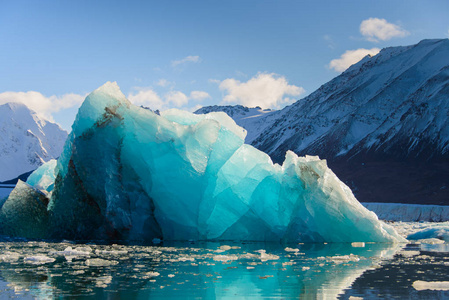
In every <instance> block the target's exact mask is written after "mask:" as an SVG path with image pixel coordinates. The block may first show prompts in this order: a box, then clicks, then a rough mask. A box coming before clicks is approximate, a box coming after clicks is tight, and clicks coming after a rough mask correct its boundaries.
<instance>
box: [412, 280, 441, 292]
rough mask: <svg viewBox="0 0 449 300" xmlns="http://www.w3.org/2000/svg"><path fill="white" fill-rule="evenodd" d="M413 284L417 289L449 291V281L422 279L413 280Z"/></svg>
mask: <svg viewBox="0 0 449 300" xmlns="http://www.w3.org/2000/svg"><path fill="white" fill-rule="evenodd" d="M412 286H413V287H414V288H415V290H417V291H423V290H433V291H449V281H422V280H417V281H415V282H413V284H412Z"/></svg>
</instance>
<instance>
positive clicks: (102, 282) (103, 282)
mask: <svg viewBox="0 0 449 300" xmlns="http://www.w3.org/2000/svg"><path fill="white" fill-rule="evenodd" d="M111 282H112V276H110V275H108V276H101V277H98V278H97V281H96V282H95V285H96V286H97V287H100V288H105V287H107V286H108V284H110V283H111Z"/></svg>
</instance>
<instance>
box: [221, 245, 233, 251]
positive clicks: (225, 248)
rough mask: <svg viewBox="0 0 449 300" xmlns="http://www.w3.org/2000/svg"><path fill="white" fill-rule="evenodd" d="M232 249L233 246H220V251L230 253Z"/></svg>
mask: <svg viewBox="0 0 449 300" xmlns="http://www.w3.org/2000/svg"><path fill="white" fill-rule="evenodd" d="M231 249H232V247H231V246H228V245H222V246H220V250H223V251H228V250H231Z"/></svg>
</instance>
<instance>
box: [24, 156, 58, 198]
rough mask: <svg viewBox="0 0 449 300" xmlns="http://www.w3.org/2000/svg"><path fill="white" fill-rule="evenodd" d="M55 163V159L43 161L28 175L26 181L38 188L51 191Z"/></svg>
mask: <svg viewBox="0 0 449 300" xmlns="http://www.w3.org/2000/svg"><path fill="white" fill-rule="evenodd" d="M56 164H57V161H56V159H51V160H49V161H48V162H46V163H44V164H43V165H41V166H40V167H39V168H37V170H36V171H34V172H33V173H32V174H31V175H30V176H29V177H28V179H27V183H28V184H29V185H31V186H34V187H35V188H38V189H40V190H45V191H47V192H51V191H52V190H53V188H54V185H55V179H56V177H55V168H56Z"/></svg>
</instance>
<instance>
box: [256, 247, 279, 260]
mask: <svg viewBox="0 0 449 300" xmlns="http://www.w3.org/2000/svg"><path fill="white" fill-rule="evenodd" d="M256 252H259V253H260V260H261V261H267V260H278V259H279V256H278V255H274V254H269V253H266V250H263V249H262V250H257V251H256Z"/></svg>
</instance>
